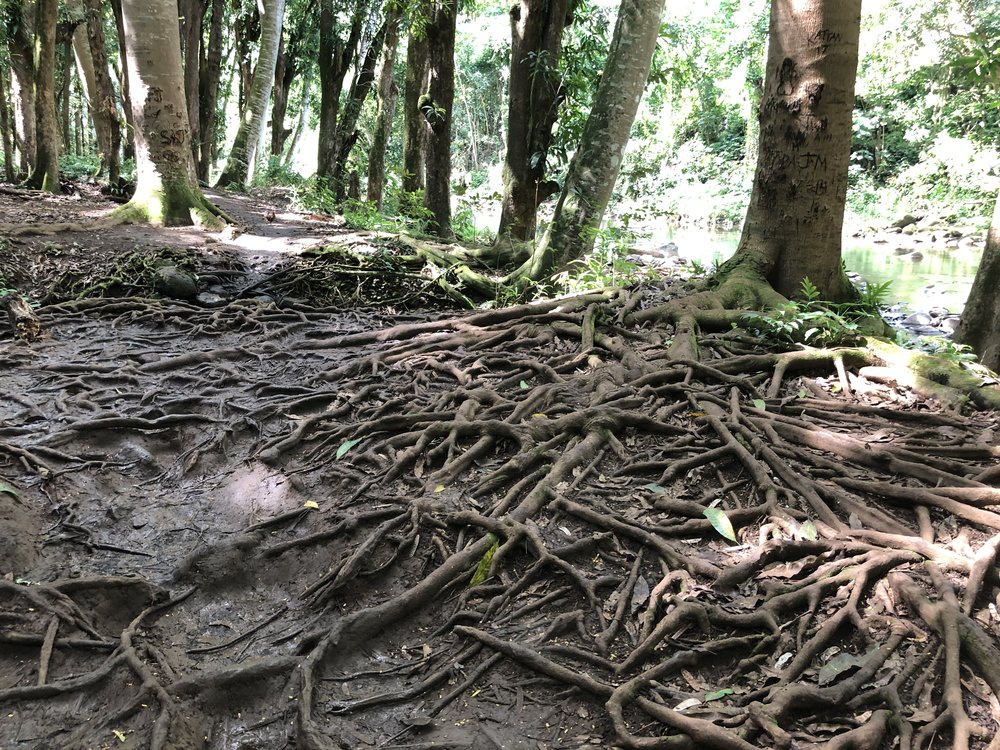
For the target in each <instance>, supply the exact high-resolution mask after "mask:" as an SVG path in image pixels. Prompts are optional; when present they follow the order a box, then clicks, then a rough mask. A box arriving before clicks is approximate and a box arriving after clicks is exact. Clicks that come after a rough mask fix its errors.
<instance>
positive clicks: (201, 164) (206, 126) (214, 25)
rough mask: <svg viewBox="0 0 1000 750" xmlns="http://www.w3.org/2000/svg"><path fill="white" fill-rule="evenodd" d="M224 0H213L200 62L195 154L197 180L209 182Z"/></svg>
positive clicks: (217, 96)
mask: <svg viewBox="0 0 1000 750" xmlns="http://www.w3.org/2000/svg"><path fill="white" fill-rule="evenodd" d="M224 15H225V0H212V20H211V22H210V24H209V29H208V50H207V52H206V53H205V54H204V55H202V56H201V60H200V63H199V69H200V73H199V85H198V89H199V92H198V115H199V120H200V125H199V131H200V132H201V143H200V144H199V146H200V149H199V153H198V179H199V180H201V181H202V182H206V183H207V182H208V178H209V173H210V172H211V171H212V164H213V161H214V158H213V157H214V156H215V140H216V135H217V133H218V119H217V118H216V109H217V108H218V106H219V80H220V79H221V77H222V22H223V16H224Z"/></svg>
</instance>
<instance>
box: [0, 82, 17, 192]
mask: <svg viewBox="0 0 1000 750" xmlns="http://www.w3.org/2000/svg"><path fill="white" fill-rule="evenodd" d="M0 137H2V138H3V176H4V179H5V180H6V181H7V182H13V181H14V177H15V175H14V128H13V127H12V123H11V121H10V103H9V102H8V101H7V76H6V75H5V74H4V71H3V70H2V69H0Z"/></svg>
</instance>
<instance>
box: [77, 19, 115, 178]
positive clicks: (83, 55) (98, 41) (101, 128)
mask: <svg viewBox="0 0 1000 750" xmlns="http://www.w3.org/2000/svg"><path fill="white" fill-rule="evenodd" d="M78 2H79V7H80V9H81V12H82V13H84V16H85V19H86V22H85V23H82V24H80V25H79V26H78V27H77V29H76V31H75V32H74V33H73V50H74V52H76V62H77V68H78V70H79V72H80V80H81V82H82V83H83V87H84V94H85V96H86V98H87V103H88V104H89V106H90V116H91V118H92V119H93V121H94V131H95V133H96V135H97V148H98V150H99V151H100V155H101V163H100V167H99V168H98V172H97V173H98V175H101V176H105V177H107V178H108V181H109V182H111V183H116V182H118V176H119V174H118V173H119V169H120V164H121V161H120V157H119V151H120V150H121V138H122V136H121V126H120V124H119V122H118V107H117V106H116V104H115V95H114V89H113V88H112V86H111V76H110V75H109V74H108V57H107V51H106V48H105V40H104V19H103V12H102V8H101V2H100V0H86V5H85V6H84V5H83V3H82V2H80V0H78Z"/></svg>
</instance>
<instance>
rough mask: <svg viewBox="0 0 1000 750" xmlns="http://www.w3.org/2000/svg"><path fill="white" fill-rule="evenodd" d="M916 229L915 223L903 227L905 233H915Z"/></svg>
mask: <svg viewBox="0 0 1000 750" xmlns="http://www.w3.org/2000/svg"><path fill="white" fill-rule="evenodd" d="M916 231H917V227H916V225H914V224H907V225H906V226H905V227H903V234H915V233H916Z"/></svg>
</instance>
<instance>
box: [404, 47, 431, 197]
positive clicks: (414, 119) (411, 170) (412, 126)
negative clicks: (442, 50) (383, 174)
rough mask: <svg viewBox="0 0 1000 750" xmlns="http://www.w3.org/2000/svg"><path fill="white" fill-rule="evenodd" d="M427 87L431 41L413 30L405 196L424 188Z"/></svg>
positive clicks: (406, 105)
mask: <svg viewBox="0 0 1000 750" xmlns="http://www.w3.org/2000/svg"><path fill="white" fill-rule="evenodd" d="M426 86H427V38H426V37H425V36H423V35H422V33H421V34H417V33H416V32H415V31H414V30H413V29H411V30H410V40H409V42H407V45H406V81H405V84H404V89H403V193H416V192H417V191H420V190H423V189H424V154H425V151H426V143H425V137H424V135H425V126H424V118H423V115H421V114H420V97H421V95H422V94H423V93H424V90H425V88H426Z"/></svg>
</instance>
